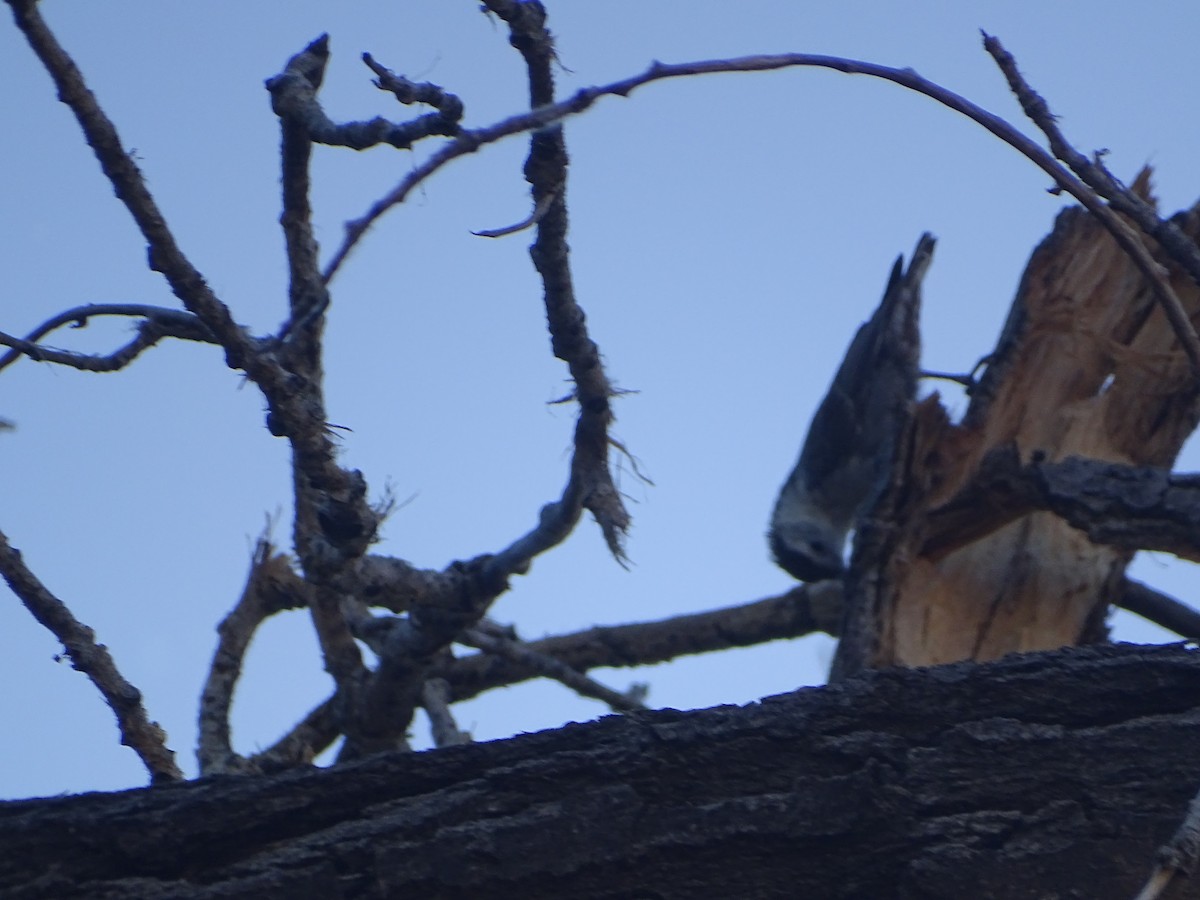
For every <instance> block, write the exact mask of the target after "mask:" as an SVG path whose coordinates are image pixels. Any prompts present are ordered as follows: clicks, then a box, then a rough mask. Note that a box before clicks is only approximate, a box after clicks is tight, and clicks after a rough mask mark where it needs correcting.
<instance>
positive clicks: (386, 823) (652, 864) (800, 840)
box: [0, 646, 1200, 900]
mask: <svg viewBox="0 0 1200 900" xmlns="http://www.w3.org/2000/svg"><path fill="white" fill-rule="evenodd" d="M1197 697H1200V661H1198V657H1197V654H1196V653H1195V652H1194V651H1188V650H1185V649H1183V648H1181V647H1129V646H1123V647H1111V646H1107V647H1094V648H1087V649H1072V650H1064V651H1060V652H1055V653H1041V654H1029V655H1025V656H1014V657H1009V658H1007V659H1005V660H1003V661H1000V662H998V663H992V664H988V665H978V664H974V663H958V664H954V665H949V666H941V667H936V668H931V669H926V670H913V669H895V670H887V671H876V672H870V673H867V674H866V675H864V676H862V677H858V678H854V679H851V680H848V681H846V682H844V683H843V684H841V685H839V686H837V687H835V688H819V689H807V690H801V691H798V692H796V693H793V694H786V695H781V696H778V697H772V698H768V699H766V700H764V701H762V702H761V703H757V704H751V705H748V706H745V707H741V708H736V707H720V708H717V709H712V710H703V711H697V712H676V711H671V710H668V711H662V712H645V713H634V714H631V715H627V716H619V717H609V718H606V719H603V720H601V721H599V722H595V723H591V724H587V725H573V726H568V727H566V728H563V729H559V730H556V731H547V732H541V733H538V734H532V735H524V736H521V737H517V738H513V739H511V740H507V741H495V742H490V743H485V744H472V745H468V746H463V747H453V748H449V749H446V750H443V751H434V752H431V753H424V754H381V755H378V756H374V757H371V758H369V759H365V760H362V761H361V762H358V763H355V764H353V765H348V766H343V767H338V768H335V769H331V770H326V771H308V772H289V773H285V774H283V775H280V776H275V777H257V778H246V777H226V778H218V779H203V780H201V781H198V782H192V783H188V784H182V785H175V786H171V787H169V788H165V789H154V790H140V791H125V792H121V793H117V794H111V795H103V794H90V795H84V796H78V797H62V798H50V799H46V800H33V801H18V802H9V803H4V804H0V842H3V846H4V847H5V853H4V854H3V855H2V856H0V892H2V893H4V895H5V896H6V897H12V898H14V900H36V898H54V900H73V898H82V897H96V896H139V897H152V896H166V895H169V896H172V897H176V898H189V897H214V896H280V897H282V896H289V897H322V898H327V900H336V898H349V897H355V898H359V900H372V898H385V897H400V896H404V897H440V898H445V900H455V898H464V900H465V898H473V900H474V898H488V897H497V898H499V897H505V898H507V897H522V898H528V900H541V898H555V900H557V898H561V897H577V898H593V897H596V898H599V897H610V898H611V897H616V896H626V897H635V896H645V897H664V898H665V897H728V898H758V897H822V898H830V900H839V898H866V897H871V898H875V897H890V898H897V900H917V898H920V900H961V898H963V897H968V896H969V897H989V898H995V900H1007V898H1014V900H1016V898H1027V897H1046V896H1061V897H1089V898H1096V900H1109V898H1114V900H1115V898H1120V900H1129V898H1130V897H1132V896H1133V895H1134V894H1135V892H1136V891H1137V889H1138V887H1139V886H1140V885H1141V883H1142V882H1143V880H1144V879H1145V876H1146V873H1147V871H1149V869H1150V868H1151V866H1152V865H1153V862H1154V858H1155V849H1156V848H1157V847H1158V846H1159V845H1161V844H1162V843H1163V842H1164V841H1166V840H1167V839H1168V838H1169V837H1170V835H1171V834H1172V832H1173V831H1174V830H1175V828H1176V826H1177V824H1178V822H1179V820H1180V818H1181V816H1182V814H1183V811H1184V810H1185V809H1186V807H1187V804H1188V802H1189V799H1190V798H1191V796H1192V795H1193V793H1194V792H1195V782H1196V773H1197V772H1200V742H1197V741H1194V740H1191V739H1190V736H1191V735H1192V734H1193V733H1194V732H1195V729H1196V727H1197V724H1198V723H1200V706H1198V705H1197V700H1196V698H1197ZM148 823H150V824H148ZM68 826H69V827H68ZM1171 896H1172V897H1173V898H1181V897H1187V898H1194V897H1200V889H1198V887H1197V885H1196V884H1195V883H1194V882H1188V883H1183V884H1181V885H1180V886H1179V890H1178V892H1177V893H1174V894H1172V895H1171Z"/></svg>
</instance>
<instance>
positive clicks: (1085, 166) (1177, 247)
mask: <svg viewBox="0 0 1200 900" xmlns="http://www.w3.org/2000/svg"><path fill="white" fill-rule="evenodd" d="M983 46H984V48H985V49H986V50H987V52H988V53H990V54H991V55H992V58H993V59H994V60H995V61H996V64H997V65H998V66H999V67H1000V71H1002V72H1003V73H1004V76H1005V78H1007V79H1008V84H1009V87H1011V88H1012V91H1013V93H1014V94H1015V95H1016V97H1017V100H1018V101H1020V103H1021V108H1022V109H1023V110H1024V111H1025V115H1027V116H1028V117H1029V118H1030V120H1031V121H1032V122H1033V123H1034V124H1035V125H1037V127H1038V128H1040V129H1041V130H1042V132H1043V133H1044V134H1045V135H1046V138H1047V139H1048V140H1049V142H1050V149H1051V150H1052V151H1053V153H1054V155H1055V156H1057V157H1058V158H1059V159H1061V160H1062V161H1063V162H1065V163H1066V164H1067V165H1068V166H1070V167H1071V170H1072V171H1074V172H1075V174H1076V175H1078V176H1079V177H1080V178H1081V179H1082V180H1083V181H1084V182H1086V183H1087V184H1088V185H1090V186H1091V187H1092V188H1093V189H1094V190H1095V191H1096V193H1098V194H1099V195H1100V196H1102V197H1104V198H1106V199H1107V200H1108V201H1109V202H1110V203H1111V204H1112V205H1113V208H1115V209H1118V210H1120V211H1121V212H1123V213H1125V214H1126V215H1128V216H1129V217H1130V218H1131V219H1133V221H1134V222H1136V223H1137V225H1138V227H1139V228H1140V229H1141V230H1142V231H1143V232H1145V233H1146V234H1148V235H1151V236H1153V237H1154V238H1156V239H1157V240H1158V242H1159V243H1160V244H1161V245H1162V246H1163V248H1164V249H1165V250H1166V251H1167V252H1168V253H1170V254H1171V256H1172V258H1174V259H1175V261H1176V262H1178V263H1179V265H1180V266H1182V267H1183V268H1184V270H1186V271H1187V272H1188V274H1190V275H1191V276H1192V280H1193V281H1195V282H1196V284H1198V285H1200V248H1197V247H1196V244H1195V242H1194V241H1192V240H1191V239H1190V238H1189V237H1188V236H1187V235H1185V234H1184V233H1183V232H1182V231H1180V230H1179V228H1178V227H1177V226H1175V225H1174V224H1173V223H1170V222H1164V221H1163V220H1162V219H1160V218H1159V216H1158V213H1157V212H1156V211H1155V209H1154V207H1153V206H1151V205H1150V204H1149V203H1147V202H1146V201H1145V200H1143V199H1142V198H1141V197H1139V196H1138V195H1137V194H1135V193H1134V192H1133V191H1131V190H1130V189H1129V188H1127V187H1126V186H1125V185H1123V184H1121V183H1120V182H1119V181H1118V180H1117V179H1116V178H1114V177H1113V175H1112V173H1111V172H1109V171H1108V169H1107V168H1105V167H1104V164H1103V163H1101V162H1100V160H1099V156H1097V158H1096V161H1095V162H1092V161H1090V160H1089V159H1088V158H1087V157H1086V156H1084V155H1083V154H1082V153H1080V152H1079V151H1078V150H1076V149H1075V148H1074V147H1072V146H1071V145H1070V144H1069V143H1068V142H1067V140H1066V138H1065V137H1063V134H1062V132H1061V131H1060V130H1059V128H1058V125H1057V124H1056V123H1055V121H1054V115H1053V114H1052V113H1051V112H1050V107H1049V106H1048V105H1047V104H1046V101H1045V100H1044V99H1043V98H1042V97H1041V95H1039V94H1038V93H1037V92H1036V91H1034V90H1033V88H1031V87H1030V86H1029V84H1028V82H1026V81H1025V79H1024V77H1022V75H1021V73H1020V71H1019V70H1018V69H1017V61H1016V60H1015V59H1014V58H1013V56H1012V54H1011V53H1009V52H1008V51H1007V50H1005V49H1004V46H1003V45H1002V44H1001V43H1000V41H999V39H997V38H995V37H993V36H991V35H990V34H988V33H987V32H983ZM1072 193H1074V192H1072ZM1075 196H1076V197H1077V198H1078V199H1079V200H1080V202H1081V203H1083V205H1084V206H1085V207H1087V209H1088V211H1089V212H1091V213H1093V214H1094V215H1096V216H1097V217H1098V218H1100V220H1101V221H1102V222H1103V223H1104V227H1105V228H1107V229H1108V230H1109V232H1110V233H1111V234H1112V236H1113V238H1114V239H1115V240H1116V241H1117V243H1118V244H1119V245H1120V247H1121V249H1122V250H1124V251H1125V252H1126V253H1128V254H1129V256H1130V258H1131V259H1132V260H1133V261H1134V263H1135V264H1136V265H1137V267H1138V269H1139V270H1141V272H1142V274H1143V275H1145V276H1146V279H1147V280H1148V281H1149V282H1150V285H1151V287H1152V288H1153V289H1154V295H1155V297H1156V298H1157V299H1158V302H1159V304H1160V305H1161V306H1162V308H1163V312H1164V313H1165V314H1166V316H1167V320H1168V321H1169V322H1170V323H1171V328H1172V330H1173V331H1174V332H1175V336H1176V337H1178V338H1179V343H1180V344H1182V345H1183V349H1184V352H1186V353H1187V355H1188V359H1189V360H1190V361H1191V364H1192V373H1193V374H1194V375H1197V376H1200V338H1198V337H1197V336H1196V330H1195V329H1194V328H1193V327H1192V323H1191V321H1190V320H1189V319H1188V316H1187V313H1186V312H1184V309H1183V305H1182V304H1181V303H1180V302H1179V298H1178V297H1177V296H1175V291H1174V290H1172V288H1171V285H1170V283H1169V282H1168V281H1167V278H1166V274H1165V272H1164V271H1163V270H1162V267H1161V266H1159V265H1158V263H1156V262H1155V261H1154V259H1153V258H1152V257H1151V256H1150V252H1149V251H1148V250H1147V249H1146V247H1145V245H1144V244H1143V243H1142V241H1141V239H1140V238H1139V237H1137V236H1136V235H1135V234H1133V233H1131V232H1130V230H1129V229H1128V228H1126V227H1125V226H1124V224H1123V223H1122V222H1121V221H1120V220H1119V219H1117V218H1116V216H1114V215H1113V214H1112V212H1111V211H1110V210H1109V209H1108V208H1107V207H1105V206H1103V205H1102V204H1101V203H1100V202H1099V198H1094V199H1092V198H1085V197H1084V196H1082V195H1080V194H1075Z"/></svg>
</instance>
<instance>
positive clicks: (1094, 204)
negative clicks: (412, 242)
mask: <svg viewBox="0 0 1200 900" xmlns="http://www.w3.org/2000/svg"><path fill="white" fill-rule="evenodd" d="M794 67H817V68H826V69H833V70H835V71H838V72H843V73H845V74H848V75H868V76H871V77H873V78H881V79H883V80H885V81H891V82H893V83H894V84H898V85H900V86H901V87H905V88H908V89H909V90H911V91H915V92H917V93H920V94H924V95H925V96H927V97H930V98H932V99H933V100H936V101H937V102H938V103H941V104H942V105H943V106H947V107H949V108H950V109H953V110H955V111H956V112H959V113H961V114H962V115H964V116H966V117H967V118H969V119H971V120H972V121H974V122H976V123H977V124H979V125H981V126H983V127H984V128H986V129H987V130H988V131H990V132H991V133H992V134H993V135H995V136H996V137H998V138H1000V140H1002V141H1004V142H1005V143H1006V144H1008V145H1009V146H1011V147H1013V148H1014V149H1015V150H1017V151H1018V152H1019V153H1021V154H1022V155H1024V156H1025V157H1026V158H1028V159H1029V160H1030V161H1032V162H1033V163H1034V164H1035V165H1037V166H1038V168H1040V169H1042V171H1044V172H1046V174H1048V175H1049V176H1050V177H1051V178H1053V179H1054V182H1055V183H1056V184H1057V185H1058V186H1059V187H1060V188H1062V189H1063V190H1065V191H1066V192H1067V193H1069V194H1071V196H1073V197H1075V198H1076V199H1077V200H1079V202H1080V203H1082V204H1083V206H1084V207H1085V208H1087V209H1088V210H1089V211H1090V212H1092V213H1093V214H1095V215H1096V216H1097V217H1098V218H1099V219H1100V220H1101V222H1102V224H1103V225H1104V227H1105V228H1106V229H1108V231H1109V232H1110V233H1111V234H1112V235H1113V238H1114V239H1115V240H1116V241H1117V243H1118V245H1120V247H1121V249H1122V250H1124V251H1125V252H1126V253H1128V254H1129V256H1130V257H1131V258H1132V259H1133V261H1134V263H1135V264H1136V265H1137V266H1138V268H1139V270H1141V271H1142V273H1143V274H1144V275H1145V276H1146V278H1147V279H1148V280H1149V281H1150V283H1151V284H1152V285H1153V287H1154V290H1155V295H1156V296H1157V297H1158V298H1159V300H1160V302H1161V303H1163V307H1164V311H1166V312H1167V314H1168V316H1169V317H1170V319H1171V323H1172V327H1173V328H1175V329H1176V334H1177V335H1178V336H1179V339H1180V342H1181V343H1182V344H1183V345H1184V347H1185V350H1186V351H1187V353H1188V357H1189V359H1190V360H1191V361H1192V364H1193V367H1194V368H1196V369H1197V371H1200V341H1198V340H1197V339H1196V337H1195V334H1194V332H1192V333H1190V335H1189V332H1191V329H1190V326H1189V328H1187V329H1183V328H1182V327H1181V325H1182V323H1181V322H1180V321H1179V320H1178V319H1177V318H1176V316H1175V315H1174V313H1173V312H1172V310H1171V308H1170V297H1171V296H1172V292H1171V290H1170V286H1169V285H1167V284H1166V281H1165V279H1164V278H1163V276H1162V273H1161V271H1160V267H1159V266H1158V264H1157V263H1156V262H1154V260H1153V258H1151V257H1150V255H1149V253H1148V251H1146V249H1145V247H1143V246H1141V242H1140V241H1139V240H1138V239H1137V238H1136V237H1135V236H1134V234H1133V233H1132V232H1131V230H1130V229H1129V228H1128V226H1126V225H1125V224H1124V223H1123V222H1121V220H1120V219H1118V218H1117V217H1116V216H1115V215H1114V214H1113V212H1112V210H1110V209H1109V208H1108V207H1107V206H1105V204H1104V203H1103V202H1102V201H1101V200H1100V198H1099V197H1097V196H1096V194H1095V193H1094V192H1093V191H1092V190H1090V189H1089V188H1088V187H1087V185H1086V184H1084V183H1083V182H1082V181H1080V180H1079V179H1078V178H1076V177H1075V176H1074V175H1072V174H1071V173H1070V172H1069V171H1068V170H1067V169H1066V168H1065V167H1063V166H1062V165H1061V164H1059V163H1058V162H1057V161H1056V160H1055V159H1054V157H1053V156H1052V155H1051V154H1050V153H1048V152H1047V151H1046V150H1044V149H1043V148H1042V147H1040V146H1038V145H1037V144H1036V143H1034V142H1033V141H1032V140H1030V139H1029V138H1028V137H1026V136H1025V135H1024V134H1023V133H1021V132H1020V131H1018V130H1017V129H1016V128H1014V127H1013V126H1012V125H1010V124H1009V123H1008V122H1006V121H1005V120H1004V119H1002V118H1000V117H999V116H996V115H994V114H993V113H990V112H988V111H987V110H985V109H983V108H982V107H980V106H978V105H976V104H974V103H972V102H970V101H969V100H967V99H966V98H964V97H962V96H960V95H958V94H956V93H954V92H953V91H950V90H947V89H946V88H944V87H942V86H941V85H938V84H936V83H934V82H932V81H929V80H927V79H925V78H922V77H921V76H920V75H918V74H917V73H916V72H915V71H914V70H912V69H896V68H891V67H888V66H881V65H877V64H875V63H869V62H864V61H862V60H853V59H846V58H843V57H837V56H823V55H817V54H808V53H782V54H774V55H760V56H744V57H739V58H736V59H716V60H701V61H698V62H691V63H678V64H666V63H659V62H655V63H653V64H651V66H650V68H649V69H647V70H646V71H645V72H643V73H642V74H640V75H634V76H632V77H630V78H625V79H622V80H621V81H614V82H612V83H610V84H607V85H601V86H597V87H590V88H582V89H580V90H579V91H577V92H576V93H575V94H574V95H572V96H571V97H570V98H569V99H567V100H564V101H562V102H559V103H554V104H547V105H545V106H542V107H539V108H537V109H534V110H532V111H531V112H529V113H525V114H522V115H518V116H512V117H510V118H508V119H505V120H503V121H501V122H497V123H496V124H494V125H491V126H488V127H486V128H480V129H476V130H471V131H463V132H461V133H460V134H459V136H458V137H457V138H456V139H455V140H453V141H451V142H450V143H448V144H446V145H445V146H444V147H443V148H442V149H441V150H439V151H438V152H437V153H435V154H433V155H432V156H431V157H430V158H429V159H427V160H426V161H425V162H424V163H423V164H422V165H420V166H418V167H417V168H416V169H414V170H413V171H412V172H410V173H409V175H408V176H407V177H406V178H405V179H404V180H403V181H401V182H400V184H399V185H397V186H396V188H395V189H394V190H393V191H391V192H390V193H389V194H387V195H386V196H384V197H383V198H381V199H380V200H378V201H377V202H376V203H374V204H373V205H372V206H371V208H370V209H369V210H368V211H367V212H366V213H365V214H364V215H363V216H361V217H360V218H358V219H355V220H353V221H351V222H348V223H347V225H346V237H345V238H344V239H343V241H342V244H341V245H340V246H339V247H338V249H337V251H336V252H335V253H334V255H333V258H332V259H331V260H330V261H329V263H328V264H327V265H326V268H325V278H326V280H328V279H330V278H332V277H333V275H334V274H336V272H337V270H338V268H339V267H340V266H341V264H342V263H343V262H344V261H345V259H346V256H347V255H348V254H349V253H350V251H351V250H352V249H353V248H354V246H355V245H356V244H357V243H358V241H359V240H361V239H362V237H363V235H364V234H366V232H367V230H368V229H370V227H371V226H372V225H373V224H374V223H375V221H376V220H377V219H379V218H380V217H381V216H382V215H384V213H386V212H387V211H388V210H389V209H391V208H392V207H393V206H396V205H397V204H399V203H402V202H404V199H405V198H406V197H407V196H408V194H409V193H410V192H411V191H412V190H413V188H415V187H416V186H417V185H418V184H420V183H421V182H423V181H424V180H425V179H426V178H428V177H429V176H430V175H432V174H433V173H434V172H436V171H438V170H439V169H441V168H442V167H443V166H444V165H446V164H447V163H449V162H451V161H452V160H454V159H457V158H458V157H460V156H464V155H466V154H469V153H474V152H476V151H477V150H478V149H479V148H480V147H482V146H484V145H485V144H489V143H493V142H495V141H498V140H501V139H503V138H506V137H509V136H511V135H514V134H520V133H521V132H524V131H536V130H539V129H547V128H548V127H549V126H551V125H554V124H555V123H558V122H560V121H562V120H563V119H566V118H568V117H569V116H573V115H578V114H579V113H581V112H583V111H585V110H586V109H588V108H589V107H591V105H592V104H593V103H595V102H596V100H598V99H599V98H600V97H603V96H607V95H614V96H621V97H625V96H628V95H629V94H630V93H631V92H632V91H633V90H634V89H635V88H638V87H641V86H642V85H644V84H649V83H651V82H654V81H662V80H664V79H668V78H681V77H688V76H692V75H706V74H714V73H718V72H721V73H724V72H763V71H771V70H774V69H785V68H794ZM1123 211H1124V210H1123ZM1156 221H1157V219H1156ZM1159 224H1160V225H1161V224H1162V223H1159ZM1163 227H1165V226H1163ZM1197 266H1198V267H1200V262H1198V263H1197ZM1189 271H1192V269H1189ZM1193 277H1200V271H1197V272H1195V273H1193Z"/></svg>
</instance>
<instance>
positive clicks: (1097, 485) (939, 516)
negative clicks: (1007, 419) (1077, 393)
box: [921, 445, 1200, 562]
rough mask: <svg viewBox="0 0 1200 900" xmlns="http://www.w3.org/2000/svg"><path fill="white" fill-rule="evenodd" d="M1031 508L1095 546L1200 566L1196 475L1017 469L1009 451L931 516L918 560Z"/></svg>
mask: <svg viewBox="0 0 1200 900" xmlns="http://www.w3.org/2000/svg"><path fill="white" fill-rule="evenodd" d="M1036 510H1047V511H1049V512H1053V513H1054V514H1056V515H1057V516H1059V517H1060V518H1062V519H1063V520H1064V521H1066V522H1067V523H1069V524H1070V525H1071V526H1072V527H1074V528H1077V529H1079V530H1080V531H1082V532H1084V533H1085V534H1086V535H1087V536H1088V538H1089V539H1090V540H1091V541H1092V542H1093V543H1096V544H1108V545H1111V546H1115V547H1121V548H1124V549H1127V550H1162V551H1165V552H1167V553H1173V554H1175V555H1176V556H1178V557H1179V558H1180V559H1187V560H1191V561H1193V562H1200V545H1197V542H1196V538H1195V526H1194V523H1195V522H1197V521H1200V476H1197V475H1181V474H1174V473H1172V472H1170V471H1168V470H1166V469H1160V468H1155V467H1152V466H1127V465H1122V464H1120V463H1112V462H1104V461H1100V460H1094V459H1086V458H1083V457H1078V456H1073V457H1068V458H1067V459H1064V460H1061V461H1060V462H1054V463H1051V462H1046V461H1045V460H1043V459H1041V458H1037V457H1035V458H1034V459H1033V460H1032V461H1031V462H1030V463H1029V464H1027V465H1022V464H1021V461H1020V456H1019V454H1018V452H1017V450H1016V448H1015V447H1014V446H1012V445H1005V446H1003V447H999V448H997V449H996V450H993V451H992V452H990V453H989V454H988V455H987V456H986V457H984V460H983V462H982V463H981V464H980V466H979V470H978V472H977V473H976V476H975V478H974V479H973V480H972V481H971V482H970V483H969V484H968V485H967V486H966V487H965V488H964V489H963V490H962V491H960V492H959V493H958V494H957V495H956V496H955V497H954V498H952V499H951V500H950V501H948V502H947V503H945V504H943V505H942V506H940V507H939V508H937V509H935V510H933V512H932V513H930V515H929V519H928V531H927V533H926V536H925V540H924V544H923V545H922V548H921V554H922V555H923V556H927V557H928V558H929V559H931V560H934V561H937V560H940V559H943V558H944V557H945V556H947V555H948V554H949V553H951V552H952V551H954V550H956V549H958V548H959V547H964V546H966V545H967V544H972V543H974V542H975V541H978V540H980V539H981V538H983V537H984V536H986V535H988V534H991V533H992V532H993V531H995V530H996V529H998V528H1000V527H1002V526H1004V525H1006V524H1008V523H1009V522H1011V521H1013V520H1014V519H1017V518H1019V517H1021V516H1023V515H1027V514H1028V513H1031V512H1034V511H1036Z"/></svg>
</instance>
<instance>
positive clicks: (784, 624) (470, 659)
mask: <svg viewBox="0 0 1200 900" xmlns="http://www.w3.org/2000/svg"><path fill="white" fill-rule="evenodd" d="M841 614H842V593H841V585H840V583H838V582H836V581H827V582H822V583H820V584H812V585H799V586H797V587H795V588H793V589H792V590H790V591H788V592H787V593H786V594H780V595H778V596H775V597H767V598H766V599H763V600H757V601H755V602H753V603H746V604H743V605H741V606H732V607H728V608H725V609H717V610H712V611H710V612H702V613H693V614H691V615H686V616H675V617H673V618H670V619H662V620H660V621H657V622H635V623H633V624H629V625H605V626H597V627H595V628H589V629H587V630H585V631H579V632H575V633H572V634H563V635H557V636H554V637H548V638H544V639H542V640H539V641H530V642H528V643H526V644H524V645H523V646H524V647H525V648H527V649H528V650H530V651H531V652H533V653H536V654H538V655H539V656H542V657H546V658H551V659H555V660H558V661H559V662H560V663H562V664H563V665H566V666H568V667H569V668H571V669H573V670H575V671H577V672H587V671H588V670H589V669H594V668H597V667H601V666H604V667H631V666H645V665H653V664H655V663H661V662H667V661H669V660H672V659H677V658H679V657H680V656H688V655H693V654H697V653H712V652H716V651H720V650H727V649H729V648H730V647H752V646H755V645H757V644H762V643H765V642H767V641H773V640H780V639H785V638H797V637H803V636H804V635H806V634H812V633H813V632H817V631H820V632H824V633H826V634H832V635H836V634H837V633H838V631H839V628H840V623H841ZM434 671H436V672H438V673H439V674H440V675H442V677H444V678H445V679H446V680H447V681H448V682H449V683H450V686H451V688H452V689H453V691H454V694H453V699H454V701H455V702H457V701H461V700H467V699H470V698H471V697H475V696H478V695H479V694H482V693H484V692H485V691H489V690H492V689H494V688H498V687H504V686H506V685H510V684H517V683H519V682H522V681H526V680H528V679H530V678H536V677H538V676H539V674H540V673H539V672H538V671H537V670H536V669H533V668H530V667H529V666H528V665H524V664H520V663H518V662H517V661H516V660H513V659H505V658H501V657H497V656H490V655H488V654H485V653H480V654H477V655H473V656H467V657H462V658H459V659H455V660H453V661H449V662H445V663H439V664H438V666H437V667H436V668H435V670H434Z"/></svg>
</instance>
